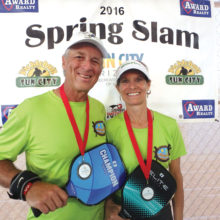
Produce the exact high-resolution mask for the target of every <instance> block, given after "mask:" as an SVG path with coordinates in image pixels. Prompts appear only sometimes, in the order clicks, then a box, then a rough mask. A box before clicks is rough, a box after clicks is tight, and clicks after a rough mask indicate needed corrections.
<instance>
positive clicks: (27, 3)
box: [0, 0, 38, 13]
mask: <svg viewBox="0 0 220 220" xmlns="http://www.w3.org/2000/svg"><path fill="white" fill-rule="evenodd" d="M19 12H21V13H24V12H38V0H0V13H19Z"/></svg>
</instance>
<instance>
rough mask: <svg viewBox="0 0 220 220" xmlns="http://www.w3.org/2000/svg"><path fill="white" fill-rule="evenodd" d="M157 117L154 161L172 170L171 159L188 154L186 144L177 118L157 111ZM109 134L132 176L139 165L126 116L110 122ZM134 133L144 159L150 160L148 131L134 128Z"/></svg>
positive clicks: (155, 119) (108, 137) (154, 126)
mask: <svg viewBox="0 0 220 220" xmlns="http://www.w3.org/2000/svg"><path fill="white" fill-rule="evenodd" d="M153 114H154V120H153V149H152V151H153V152H152V159H153V160H156V161H157V162H159V163H160V164H162V165H163V166H164V167H165V168H168V167H169V164H170V162H171V160H175V159H177V158H179V157H181V156H183V155H185V154H186V149H185V145H184V142H183V138H182V135H181V133H180V130H179V127H178V125H177V123H176V121H175V120H174V119H172V118H170V117H168V116H165V115H163V114H160V113H158V112H155V111H154V112H153ZM106 131H107V139H108V142H110V143H112V144H114V145H115V146H116V147H117V149H118V150H119V153H120V155H121V158H122V160H123V162H124V164H125V167H126V169H127V172H128V174H130V173H131V172H132V171H133V170H134V169H135V168H136V167H137V166H138V165H139V163H138V160H137V157H136V154H135V151H134V148H133V146H132V143H131V140H130V137H129V134H128V131H127V127H126V124H125V120H124V115H123V113H120V114H118V115H117V116H115V117H114V118H112V119H110V120H108V121H107V123H106ZM133 131H134V135H135V138H136V141H137V143H138V146H139V149H140V151H141V154H142V157H143V159H146V156H147V141H148V128H143V129H138V128H133Z"/></svg>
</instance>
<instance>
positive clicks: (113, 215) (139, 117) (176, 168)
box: [105, 61, 186, 220]
mask: <svg viewBox="0 0 220 220" xmlns="http://www.w3.org/2000/svg"><path fill="white" fill-rule="evenodd" d="M116 75H117V76H116V78H117V85H116V88H117V90H118V92H119V93H120V95H121V97H122V99H123V100H124V102H125V105H126V111H125V112H127V113H126V114H127V116H128V118H129V120H130V125H131V127H132V130H133V133H134V136H135V139H136V141H137V144H138V147H139V149H140V152H141V155H142V157H143V158H144V159H145V158H146V156H147V143H148V135H147V134H148V133H147V131H148V121H149V120H148V117H149V115H148V114H147V96H148V95H149V94H150V85H151V80H150V77H149V73H148V68H147V67H146V65H145V64H143V63H141V62H139V61H128V62H126V63H124V64H122V65H121V66H120V67H119V68H118V70H117V72H116ZM149 112H150V113H149V114H150V116H151V117H152V119H153V145H152V146H153V151H152V159H153V160H156V161H157V162H158V163H160V164H161V165H162V166H164V167H165V168H166V169H168V170H169V172H170V173H171V174H172V176H173V177H174V178H175V180H176V183H177V190H176V193H175V196H174V197H173V199H172V204H173V206H172V207H173V216H174V220H183V207H184V192H183V178H182V174H181V168H180V157H181V156H183V155H185V154H186V150H185V146H184V143H183V139H182V135H181V133H180V131H179V128H178V125H177V123H176V121H175V120H174V119H172V118H170V117H168V116H165V115H163V114H160V113H158V112H156V111H152V110H151V111H149ZM124 114H125V113H121V114H119V115H117V116H115V117H114V118H113V119H110V120H109V121H107V129H106V130H107V138H108V142H110V143H112V144H114V145H115V146H117V148H118V150H119V153H120V155H121V157H122V160H123V162H124V164H125V166H126V169H127V171H128V174H130V173H131V172H132V171H133V170H134V169H135V168H136V167H137V166H138V165H139V162H138V159H137V156H136V153H135V150H134V148H133V144H132V141H131V138H130V136H129V132H128V128H127V125H126V122H125V118H124ZM161 147H163V149H165V150H166V152H168V153H167V155H161V154H159V153H158V152H159V149H161ZM120 197H121V193H120V192H117V193H116V194H115V195H114V196H113V197H112V199H108V200H107V202H106V215H105V216H106V218H105V219H106V220H110V219H114V220H122V218H121V217H119V216H118V213H119V211H120V210H121V206H120V205H121V199H120ZM151 219H152V220H153V219H154V220H171V219H173V217H172V212H171V206H170V205H167V207H166V208H164V209H163V210H162V211H161V212H160V213H159V214H158V215H156V216H155V217H152V218H151Z"/></svg>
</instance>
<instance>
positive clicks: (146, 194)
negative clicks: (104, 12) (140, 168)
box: [141, 186, 154, 201]
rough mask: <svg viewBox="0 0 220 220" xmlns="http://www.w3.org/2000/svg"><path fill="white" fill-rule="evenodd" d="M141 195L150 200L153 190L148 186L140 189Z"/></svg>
mask: <svg viewBox="0 0 220 220" xmlns="http://www.w3.org/2000/svg"><path fill="white" fill-rule="evenodd" d="M141 196H142V198H143V199H144V200H146V201H150V200H151V199H153V197H154V190H153V189H152V188H151V187H150V186H146V187H145V188H143V189H142V192H141Z"/></svg>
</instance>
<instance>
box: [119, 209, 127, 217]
mask: <svg viewBox="0 0 220 220" xmlns="http://www.w3.org/2000/svg"><path fill="white" fill-rule="evenodd" d="M118 215H119V216H120V217H121V218H128V216H127V215H126V213H124V212H123V210H121V211H120V212H119V213H118Z"/></svg>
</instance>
